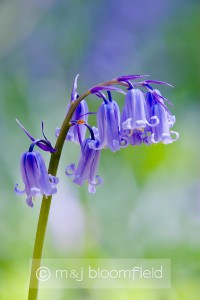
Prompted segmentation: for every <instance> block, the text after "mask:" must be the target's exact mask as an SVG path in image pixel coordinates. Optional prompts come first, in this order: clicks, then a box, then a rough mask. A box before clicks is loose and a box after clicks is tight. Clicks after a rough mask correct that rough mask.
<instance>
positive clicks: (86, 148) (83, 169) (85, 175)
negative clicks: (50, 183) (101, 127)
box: [66, 123, 102, 193]
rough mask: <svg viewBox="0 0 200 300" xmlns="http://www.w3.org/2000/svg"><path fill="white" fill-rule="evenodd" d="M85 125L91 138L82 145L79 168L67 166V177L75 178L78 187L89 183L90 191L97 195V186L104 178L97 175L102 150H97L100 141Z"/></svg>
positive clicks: (71, 165)
mask: <svg viewBox="0 0 200 300" xmlns="http://www.w3.org/2000/svg"><path fill="white" fill-rule="evenodd" d="M82 124H83V123H82ZM85 125H86V126H87V127H88V128H89V130H90V133H91V138H87V139H85V140H84V141H83V142H82V143H81V155H80V159H79V162H78V166H77V168H76V166H75V164H70V165H69V166H67V168H66V175H67V176H72V177H74V180H73V182H74V183H76V184H78V185H83V184H84V182H85V181H86V182H88V191H89V192H90V193H95V192H96V189H95V186H96V185H99V184H101V183H102V178H101V177H100V176H99V175H97V169H98V164H99V160H100V155H101V150H95V149H96V148H98V146H99V141H98V140H97V139H95V136H94V133H93V131H92V128H91V127H90V126H89V125H87V124H85ZM82 126H84V125H82Z"/></svg>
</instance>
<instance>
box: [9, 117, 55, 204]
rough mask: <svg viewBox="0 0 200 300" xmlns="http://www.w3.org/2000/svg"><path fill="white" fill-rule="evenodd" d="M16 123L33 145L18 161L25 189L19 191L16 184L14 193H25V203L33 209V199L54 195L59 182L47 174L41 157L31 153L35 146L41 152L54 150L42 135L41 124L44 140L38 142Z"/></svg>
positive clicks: (35, 152)
mask: <svg viewBox="0 0 200 300" xmlns="http://www.w3.org/2000/svg"><path fill="white" fill-rule="evenodd" d="M17 123H18V124H19V126H20V127H21V129H22V130H23V131H24V132H25V133H26V134H27V136H28V137H29V138H30V139H31V141H33V143H32V144H31V145H30V147H29V150H28V151H26V152H24V153H23V154H22V156H21V161H20V170H21V175H22V180H23V182H24V185H25V189H24V190H19V189H18V184H16V185H15V192H16V193H17V194H20V195H22V194H25V193H26V195H27V199H26V203H27V204H28V205H29V206H30V207H33V198H35V196H37V195H45V196H50V195H53V194H55V193H56V192H57V188H56V184H57V183H58V181H59V179H58V178H57V177H55V176H52V175H50V174H48V172H47V168H46V165H45V162H44V159H43V157H42V155H41V154H40V153H39V152H37V151H33V149H34V147H35V146H36V145H37V146H38V147H39V148H40V149H42V150H43V151H47V152H51V153H53V152H55V151H56V150H55V149H54V148H53V147H52V145H51V143H50V141H49V140H47V138H46V136H45V134H44V131H43V123H42V133H43V136H44V139H38V140H35V139H34V138H33V137H32V136H31V135H30V133H29V132H28V131H27V130H26V129H25V128H24V127H23V126H22V125H21V124H20V122H19V121H18V120H17Z"/></svg>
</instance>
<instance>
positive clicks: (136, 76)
mask: <svg viewBox="0 0 200 300" xmlns="http://www.w3.org/2000/svg"><path fill="white" fill-rule="evenodd" d="M146 76H149V75H125V76H120V77H118V78H117V81H126V80H135V79H139V78H143V77H146Z"/></svg>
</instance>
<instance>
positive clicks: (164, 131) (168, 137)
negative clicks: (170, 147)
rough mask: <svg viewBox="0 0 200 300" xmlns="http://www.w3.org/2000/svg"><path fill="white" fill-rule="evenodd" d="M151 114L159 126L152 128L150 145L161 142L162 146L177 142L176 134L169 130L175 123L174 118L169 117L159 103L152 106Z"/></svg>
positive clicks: (177, 135)
mask: <svg viewBox="0 0 200 300" xmlns="http://www.w3.org/2000/svg"><path fill="white" fill-rule="evenodd" d="M152 114H153V115H156V116H157V117H158V119H159V125H158V126H156V127H154V128H152V134H151V136H150V141H151V142H152V143H159V142H162V143H163V144H170V143H172V142H174V141H176V140H178V138H179V134H178V132H175V131H171V130H170V128H171V127H172V126H173V124H174V123H175V116H171V115H170V114H169V112H168V111H166V109H165V108H164V107H163V106H162V105H161V104H160V103H156V104H154V105H153V106H152ZM172 135H173V136H172Z"/></svg>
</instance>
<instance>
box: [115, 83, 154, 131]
mask: <svg viewBox="0 0 200 300" xmlns="http://www.w3.org/2000/svg"><path fill="white" fill-rule="evenodd" d="M150 121H153V123H150ZM158 123H159V120H158V118H157V116H151V117H150V118H148V115H147V105H146V100H145V97H144V94H143V92H141V91H140V90H139V89H134V88H132V89H130V90H129V91H128V92H127V94H126V98H125V103H124V108H123V111H122V118H121V126H122V130H131V131H133V130H142V131H144V128H146V127H147V126H149V127H155V126H157V125H158Z"/></svg>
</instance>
